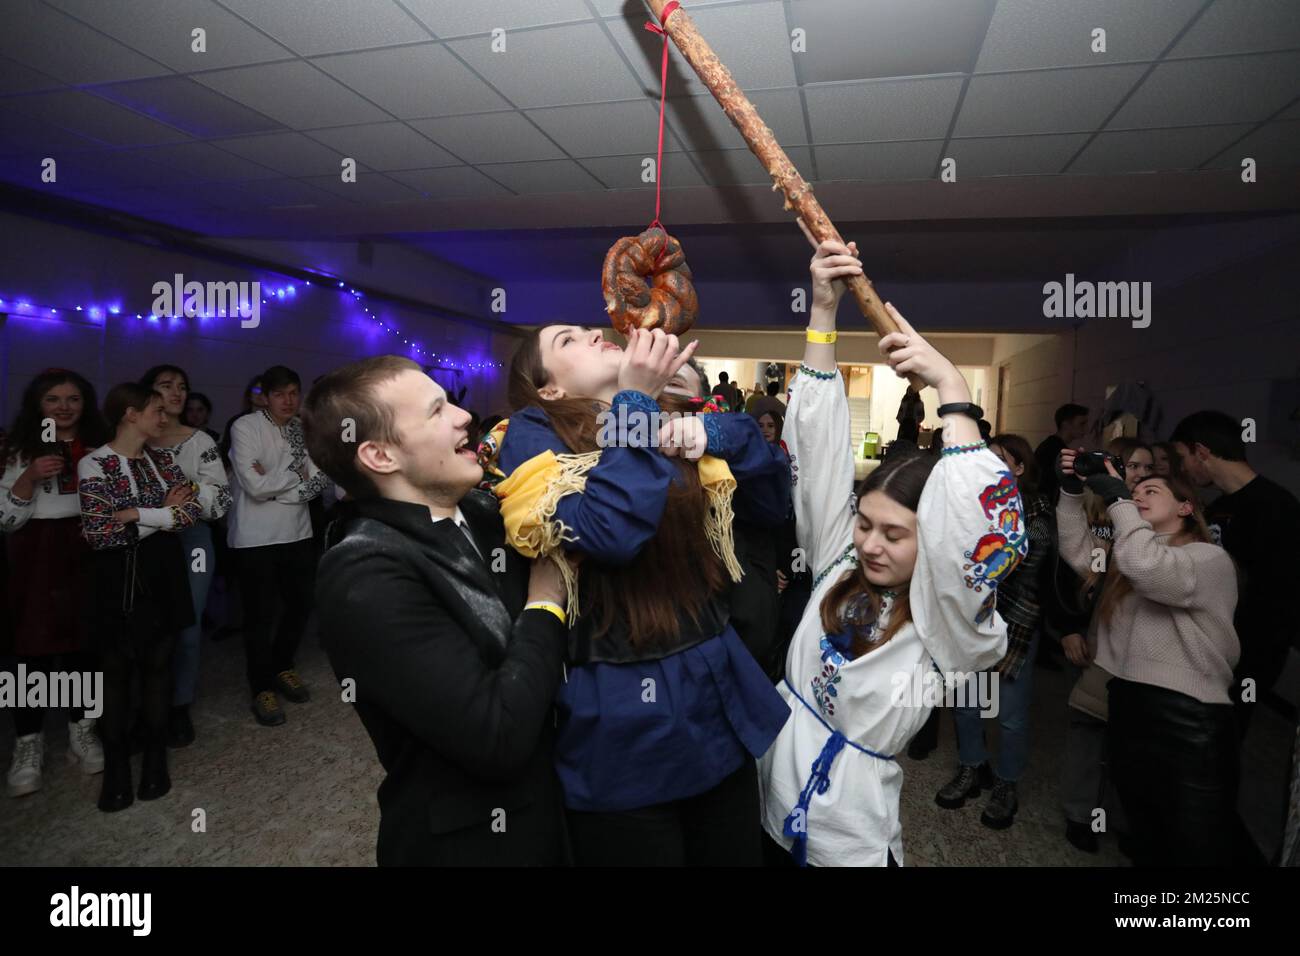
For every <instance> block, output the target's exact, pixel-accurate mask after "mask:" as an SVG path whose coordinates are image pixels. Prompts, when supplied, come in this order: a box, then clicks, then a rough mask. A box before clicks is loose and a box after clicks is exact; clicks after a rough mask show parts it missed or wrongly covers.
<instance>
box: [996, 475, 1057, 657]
mask: <svg viewBox="0 0 1300 956" xmlns="http://www.w3.org/2000/svg"><path fill="white" fill-rule="evenodd" d="M1021 501H1022V503H1023V506H1024V521H1025V528H1026V530H1027V532H1028V534H1029V553H1028V554H1027V555H1026V556H1025V559H1024V560H1023V561H1021V562H1020V564H1019V566H1017V567H1016V569H1015V570H1014V571H1012V572H1011V574H1010V576H1009V577H1008V578H1007V579H1006V580H1005V581H1003V582H1002V583H1001V584H1000V585H998V598H997V601H998V604H997V607H998V613H999V614H1001V615H1002V619H1003V620H1005V621H1006V622H1007V653H1006V656H1005V657H1003V658H1002V660H1001V661H1000V662H999V663H998V666H997V669H998V671H1000V672H1001V673H1002V675H1003V676H1004V677H1007V678H1008V679H1010V680H1015V679H1016V678H1017V677H1018V676H1019V675H1020V668H1021V667H1023V666H1024V663H1025V658H1026V657H1027V656H1028V655H1029V645H1030V643H1031V642H1032V641H1033V639H1034V634H1035V633H1036V632H1037V631H1038V626H1039V624H1040V623H1041V622H1042V618H1043V609H1042V607H1041V606H1040V605H1039V603H1038V579H1039V572H1040V569H1041V568H1042V567H1043V561H1044V559H1046V558H1047V557H1048V556H1049V555H1050V553H1051V550H1052V539H1053V537H1054V535H1053V534H1052V521H1053V519H1054V515H1053V513H1052V506H1051V505H1050V504H1048V501H1047V498H1045V497H1044V496H1043V495H1040V494H1037V493H1033V494H1021Z"/></svg>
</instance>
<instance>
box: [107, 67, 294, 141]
mask: <svg viewBox="0 0 1300 956" xmlns="http://www.w3.org/2000/svg"><path fill="white" fill-rule="evenodd" d="M95 94H96V95H97V96H102V97H103V98H105V99H108V100H112V101H113V102H115V103H120V104H121V105H123V106H126V107H129V108H131V109H133V110H135V111H136V112H137V113H142V114H144V115H146V116H150V117H152V118H154V119H156V120H160V121H162V122H164V123H167V124H168V125H170V126H174V127H176V128H177V129H180V130H184V131H185V132H187V133H189V134H190V135H191V136H198V137H210V136H237V135H239V134H242V133H265V132H270V131H271V130H278V129H283V128H284V126H283V125H282V124H281V123H279V122H277V121H276V120H273V119H271V118H269V117H266V116H263V115H262V114H261V113H258V112H256V111H254V110H251V109H249V108H248V107H247V106H244V105H243V104H240V103H236V102H235V101H234V100H231V99H229V98H228V97H225V96H222V95H221V94H220V93H218V92H216V91H215V90H211V89H209V88H208V87H206V86H203V85H201V84H199V83H195V82H194V81H193V80H191V79H189V78H188V77H184V76H160V77H155V78H152V79H148V80H128V81H127V82H125V83H108V84H105V85H103V86H97V87H95Z"/></svg>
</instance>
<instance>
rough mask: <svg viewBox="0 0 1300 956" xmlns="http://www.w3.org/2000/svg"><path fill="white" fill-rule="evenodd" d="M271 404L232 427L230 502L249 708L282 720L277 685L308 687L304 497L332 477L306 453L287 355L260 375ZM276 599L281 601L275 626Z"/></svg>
mask: <svg viewBox="0 0 1300 956" xmlns="http://www.w3.org/2000/svg"><path fill="white" fill-rule="evenodd" d="M261 382H262V389H263V391H264V392H265V394H266V396H267V407H266V408H263V409H258V410H256V411H254V412H250V413H249V414H247V415H245V416H243V417H242V418H239V419H236V420H235V422H234V423H233V424H232V425H231V428H230V466H231V477H232V480H233V483H234V507H233V508H232V509H231V512H230V530H229V534H228V542H229V544H230V547H231V548H232V549H233V550H235V551H236V552H237V554H236V557H237V560H238V562H239V581H240V590H241V592H242V594H243V598H244V655H245V663H246V665H247V672H248V684H249V689H250V690H251V692H252V697H253V702H252V710H253V716H254V717H256V718H257V721H258V723H260V724H262V725H264V726H273V725H276V724H283V723H284V721H285V716H284V711H283V710H282V709H281V707H280V702H279V699H278V698H277V697H276V693H277V691H278V692H279V693H280V694H283V695H284V696H285V697H287V698H288V699H289V700H291V701H294V702H295V703H303V702H304V701H306V700H308V699H309V697H310V694H309V691H308V689H307V686H306V685H305V684H304V683H303V682H302V680H301V678H299V677H298V673H297V671H296V670H294V663H293V659H294V654H295V653H296V652H297V650H298V643H299V641H300V640H301V639H302V632H303V630H304V629H305V628H306V626H307V618H308V617H309V616H310V615H311V608H312V591H313V588H314V587H315V577H316V553H315V548H314V547H313V545H312V528H311V515H310V514H309V512H308V508H307V505H308V502H310V501H311V500H312V499H313V498H315V497H317V496H318V495H320V494H321V492H323V491H324V490H325V488H326V486H327V485H328V484H329V478H328V477H326V475H325V473H324V472H322V471H321V470H320V469H318V468H317V467H316V465H315V463H314V462H313V461H312V460H311V458H310V457H309V456H308V454H307V447H306V444H305V442H304V440H303V431H302V422H301V420H300V419H299V418H298V406H299V403H300V401H301V388H302V385H301V380H300V379H299V378H298V373H297V372H295V371H293V369H290V368H286V367H285V366H283V365H276V366H273V367H271V368H269V369H267V370H266V371H265V372H264V373H263V374H262V378H261ZM277 606H282V610H281V613H280V616H279V624H278V626H277V627H276V630H275V633H274V636H273V635H272V632H271V629H272V624H273V623H274V622H275V618H276V609H277Z"/></svg>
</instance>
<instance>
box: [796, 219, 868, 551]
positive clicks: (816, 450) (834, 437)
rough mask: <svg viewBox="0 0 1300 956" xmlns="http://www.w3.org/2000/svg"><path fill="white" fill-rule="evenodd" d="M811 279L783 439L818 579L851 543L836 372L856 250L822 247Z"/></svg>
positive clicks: (845, 406)
mask: <svg viewBox="0 0 1300 956" xmlns="http://www.w3.org/2000/svg"><path fill="white" fill-rule="evenodd" d="M799 226H800V228H801V229H803V231H804V235H806V236H808V241H809V242H810V243H812V245H813V247H814V249H815V250H816V251H815V253H814V254H813V258H812V262H811V263H810V265H809V272H810V273H811V276H812V315H811V317H810V319H809V322H808V333H807V344H806V345H805V346H804V355H803V364H802V365H800V366H799V372H798V374H797V375H796V376H795V379H794V381H793V382H791V384H790V404H789V406H788V407H787V408H786V421H785V430H784V432H783V433H782V437H783V438H784V440H785V443H786V447H787V448H788V449H789V450H790V469H791V472H792V480H793V482H794V488H793V491H794V514H795V533H796V535H797V537H798V541H799V547H800V548H802V549H803V551H804V554H805V555H806V556H807V569H808V571H809V572H811V573H812V574H813V575H814V576H815V575H818V574H820V573H821V572H822V571H824V570H825V569H826V568H828V567H830V566H831V565H832V564H833V563H834V562H835V561H837V560H839V558H840V556H841V555H842V554H843V552H844V550H845V548H846V547H848V545H849V544H850V543H851V542H852V540H853V515H852V497H853V446H852V444H851V436H850V435H849V403H848V398H847V396H846V395H845V392H844V382H843V380H842V379H841V378H840V373H839V371H838V370H837V369H836V366H835V339H836V337H837V332H836V329H835V312H836V309H837V308H838V307H839V303H840V298H841V296H843V294H844V283H843V282H840V281H837V280H838V279H840V278H841V277H843V276H849V275H861V274H862V264H861V263H860V262H859V261H858V260H857V258H856V254H857V245H856V244H855V243H849V244H848V245H847V246H845V245H842V244H841V243H837V242H823V243H820V244H818V243H817V242H816V240H814V239H813V237H812V234H811V233H809V231H808V229H807V228H806V227H805V226H804V224H803V222H802V221H800V223H799Z"/></svg>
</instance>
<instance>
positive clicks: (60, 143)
mask: <svg viewBox="0 0 1300 956" xmlns="http://www.w3.org/2000/svg"><path fill="white" fill-rule="evenodd" d="M21 104H22V98H21V97H18V98H15V99H11V100H4V101H0V153H36V154H39V155H40V156H51V155H56V153H57V152H58V151H62V150H74V149H93V148H94V147H96V146H99V145H101V144H100V143H98V142H96V141H95V140H93V139H91V138H90V137H88V136H78V135H77V134H76V133H73V132H70V131H69V130H66V129H62V128H60V127H59V126H56V125H54V124H53V123H50V122H48V121H47V120H44V119H42V118H41V116H40V111H39V110H37V111H35V112H34V113H29V112H25V111H24V110H23V109H21Z"/></svg>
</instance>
